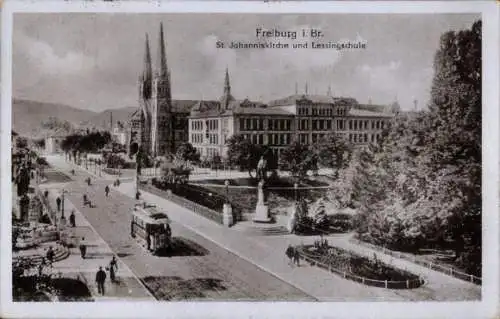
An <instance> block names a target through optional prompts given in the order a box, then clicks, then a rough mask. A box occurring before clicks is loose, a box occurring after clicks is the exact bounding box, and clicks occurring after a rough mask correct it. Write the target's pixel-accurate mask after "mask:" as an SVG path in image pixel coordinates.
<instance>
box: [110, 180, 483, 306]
mask: <svg viewBox="0 0 500 319" xmlns="http://www.w3.org/2000/svg"><path fill="white" fill-rule="evenodd" d="M118 190H119V191H121V192H122V193H124V194H125V195H127V196H129V197H133V195H134V187H133V184H132V183H124V184H122V185H120V187H119V189H118ZM141 193H142V197H143V199H144V200H145V201H147V202H149V203H155V204H156V205H157V206H159V207H162V208H163V209H165V210H166V212H167V213H168V215H169V217H170V218H171V219H172V220H174V221H176V222H178V223H180V224H182V225H184V226H185V227H187V228H189V229H191V230H193V231H195V232H196V233H198V234H200V235H202V236H204V237H206V238H208V239H210V240H212V241H213V242H215V243H216V244H218V245H219V246H221V247H223V248H225V249H226V250H228V251H230V252H232V253H234V254H236V255H238V256H239V257H241V258H243V259H245V260H247V261H249V262H251V263H253V264H255V265H256V266H258V267H260V268H261V269H263V270H265V271H267V272H269V273H271V274H273V275H275V276H276V277H278V278H280V279H281V280H283V281H285V282H288V283H289V284H292V285H294V286H295V287H297V288H299V289H301V290H303V291H304V292H305V293H307V294H309V295H311V296H313V297H315V298H316V299H318V300H321V301H417V300H422V301H423V300H427V301H428V300H439V301H445V300H448V301H451V300H454V301H457V300H475V299H479V298H480V297H481V288H480V287H478V286H476V285H473V284H470V283H467V282H463V281H461V280H459V279H456V278H452V277H449V276H446V275H444V274H441V273H438V272H436V271H432V270H429V269H427V268H425V267H421V266H418V265H415V264H412V263H410V262H407V261H404V260H395V258H393V257H391V256H388V255H385V254H381V253H380V252H375V251H374V250H371V249H369V248H366V247H362V246H358V245H354V244H352V243H349V242H348V240H347V238H346V236H345V235H340V236H339V235H337V236H328V237H325V238H327V239H328V241H329V243H332V244H335V245H338V246H339V247H342V248H348V249H350V250H354V251H355V252H357V253H359V254H362V255H366V256H369V257H372V256H373V253H376V254H377V257H378V258H380V259H382V260H383V261H385V262H387V263H393V264H394V265H397V266H400V267H402V268H406V269H408V270H410V271H412V272H416V273H417V274H421V275H423V276H425V277H426V278H427V279H428V282H427V283H426V284H425V285H424V286H423V287H420V288H417V289H411V290H390V289H383V288H375V287H369V286H365V285H362V284H358V283H355V282H353V281H350V280H346V279H343V278H341V277H340V276H336V275H334V274H331V273H329V272H327V271H324V270H322V269H319V268H317V267H313V266H308V265H302V266H301V267H298V268H297V267H290V266H289V265H288V264H287V261H286V259H285V256H284V252H285V250H286V247H287V246H288V245H289V244H292V245H298V244H301V243H304V244H312V243H313V241H314V240H315V239H317V237H313V236H311V237H299V236H296V235H282V236H262V237H253V236H251V237H250V236H246V235H245V234H243V233H242V232H240V231H238V230H235V229H231V228H226V227H224V226H222V225H219V224H216V223H214V222H212V221H210V220H208V219H206V218H203V217H201V216H199V215H197V214H195V213H193V212H191V211H189V210H187V209H185V208H183V207H181V206H178V205H176V204H174V203H172V202H170V201H168V200H165V199H163V198H161V197H158V196H155V195H152V194H149V193H146V192H144V191H142V192H141ZM173 231H174V232H175V229H174V230H173Z"/></svg>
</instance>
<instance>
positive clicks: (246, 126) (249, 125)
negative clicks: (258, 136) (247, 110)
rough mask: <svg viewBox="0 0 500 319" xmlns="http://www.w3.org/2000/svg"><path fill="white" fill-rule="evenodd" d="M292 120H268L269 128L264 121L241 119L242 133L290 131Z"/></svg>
mask: <svg viewBox="0 0 500 319" xmlns="http://www.w3.org/2000/svg"><path fill="white" fill-rule="evenodd" d="M291 123H292V121H291V120H285V119H267V128H266V127H265V123H264V119H259V118H240V131H264V130H267V131H290V130H291V126H292V125H291Z"/></svg>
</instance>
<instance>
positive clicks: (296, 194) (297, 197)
mask: <svg viewBox="0 0 500 319" xmlns="http://www.w3.org/2000/svg"><path fill="white" fill-rule="evenodd" d="M293 188H294V190H295V202H296V203H297V202H298V201H299V184H298V183H297V182H295V184H293Z"/></svg>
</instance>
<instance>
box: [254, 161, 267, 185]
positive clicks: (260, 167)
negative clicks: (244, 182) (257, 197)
mask: <svg viewBox="0 0 500 319" xmlns="http://www.w3.org/2000/svg"><path fill="white" fill-rule="evenodd" d="M266 170H267V161H266V160H265V159H264V156H261V157H260V160H259V163H257V168H256V174H255V175H256V178H257V180H258V181H262V180H265V179H266V177H267V176H266Z"/></svg>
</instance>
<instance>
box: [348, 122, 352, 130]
mask: <svg viewBox="0 0 500 319" xmlns="http://www.w3.org/2000/svg"><path fill="white" fill-rule="evenodd" d="M349 130H350V131H352V120H349Z"/></svg>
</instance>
